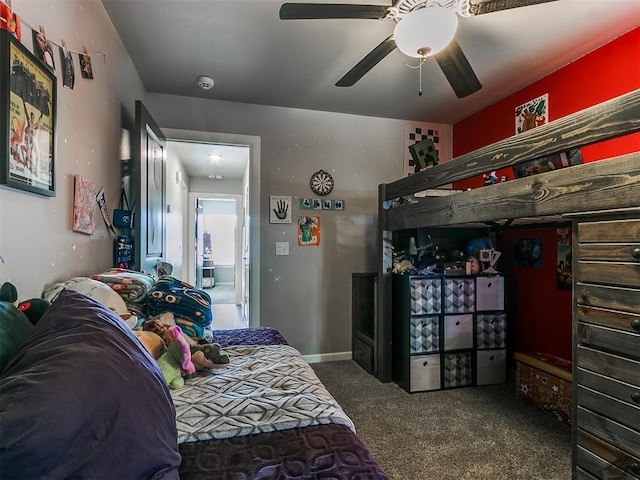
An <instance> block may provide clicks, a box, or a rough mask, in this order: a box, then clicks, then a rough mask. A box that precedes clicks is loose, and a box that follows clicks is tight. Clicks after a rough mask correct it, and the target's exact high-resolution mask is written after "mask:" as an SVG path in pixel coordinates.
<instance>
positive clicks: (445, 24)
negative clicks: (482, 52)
mask: <svg viewBox="0 0 640 480" xmlns="http://www.w3.org/2000/svg"><path fill="white" fill-rule="evenodd" d="M457 27H458V16H457V15H456V13H455V12H454V11H453V10H450V9H448V8H443V7H435V6H434V7H425V8H421V9H419V10H414V11H413V12H411V13H409V14H407V15H406V16H404V17H403V18H402V20H400V21H399V22H398V23H397V24H396V28H395V30H394V32H393V36H394V39H395V41H396V45H397V46H398V48H399V49H400V51H401V52H402V53H403V54H405V55H407V56H409V57H414V58H424V57H429V56H431V55H435V54H436V53H438V52H439V51H441V50H442V49H443V48H444V47H446V46H447V44H448V43H449V42H450V41H451V39H453V36H454V35H455V33H456V28H457Z"/></svg>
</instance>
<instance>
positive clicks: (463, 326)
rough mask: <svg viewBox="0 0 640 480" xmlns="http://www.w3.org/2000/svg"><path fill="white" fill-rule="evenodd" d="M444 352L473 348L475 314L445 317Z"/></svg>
mask: <svg viewBox="0 0 640 480" xmlns="http://www.w3.org/2000/svg"><path fill="white" fill-rule="evenodd" d="M443 323H444V325H443V330H444V331H443V337H444V350H462V349H465V348H473V314H472V313H467V314H465V315H445V316H444V322H443Z"/></svg>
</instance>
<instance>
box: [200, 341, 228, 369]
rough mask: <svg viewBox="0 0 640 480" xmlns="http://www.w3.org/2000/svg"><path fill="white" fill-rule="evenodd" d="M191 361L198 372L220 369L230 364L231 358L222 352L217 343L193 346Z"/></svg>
mask: <svg viewBox="0 0 640 480" xmlns="http://www.w3.org/2000/svg"><path fill="white" fill-rule="evenodd" d="M191 361H192V362H193V364H194V365H195V367H196V370H204V369H205V368H220V367H223V366H225V365H228V364H229V356H228V355H225V354H223V353H222V352H221V351H220V345H219V344H217V343H206V344H204V345H195V346H194V345H192V346H191Z"/></svg>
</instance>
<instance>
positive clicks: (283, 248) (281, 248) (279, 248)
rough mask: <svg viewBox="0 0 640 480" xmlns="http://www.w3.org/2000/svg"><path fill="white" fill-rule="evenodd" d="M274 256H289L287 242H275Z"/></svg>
mask: <svg viewBox="0 0 640 480" xmlns="http://www.w3.org/2000/svg"><path fill="white" fill-rule="evenodd" d="M276 255H289V242H276Z"/></svg>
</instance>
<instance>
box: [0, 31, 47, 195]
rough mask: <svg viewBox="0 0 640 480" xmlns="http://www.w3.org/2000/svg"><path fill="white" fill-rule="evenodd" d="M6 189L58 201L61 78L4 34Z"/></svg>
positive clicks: (1, 171)
mask: <svg viewBox="0 0 640 480" xmlns="http://www.w3.org/2000/svg"><path fill="white" fill-rule="evenodd" d="M0 96H1V97H2V100H1V101H0V104H2V105H7V106H8V108H6V109H5V108H3V109H2V112H1V113H0V129H1V130H2V133H1V138H0V156H1V158H0V184H3V185H7V186H9V187H13V188H18V189H21V190H27V191H29V192H33V193H38V194H40V195H46V196H50V197H53V196H55V191H56V190H55V133H56V125H55V115H56V77H55V76H54V75H53V73H52V72H51V71H50V70H49V68H48V67H47V66H46V65H45V64H44V63H43V62H41V61H40V60H39V59H38V58H36V57H35V56H34V55H33V54H32V53H31V52H30V51H29V50H27V49H26V48H25V47H24V46H23V45H22V44H21V43H20V42H19V41H18V40H16V39H15V37H13V35H10V34H9V33H8V32H7V31H6V30H0Z"/></svg>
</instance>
